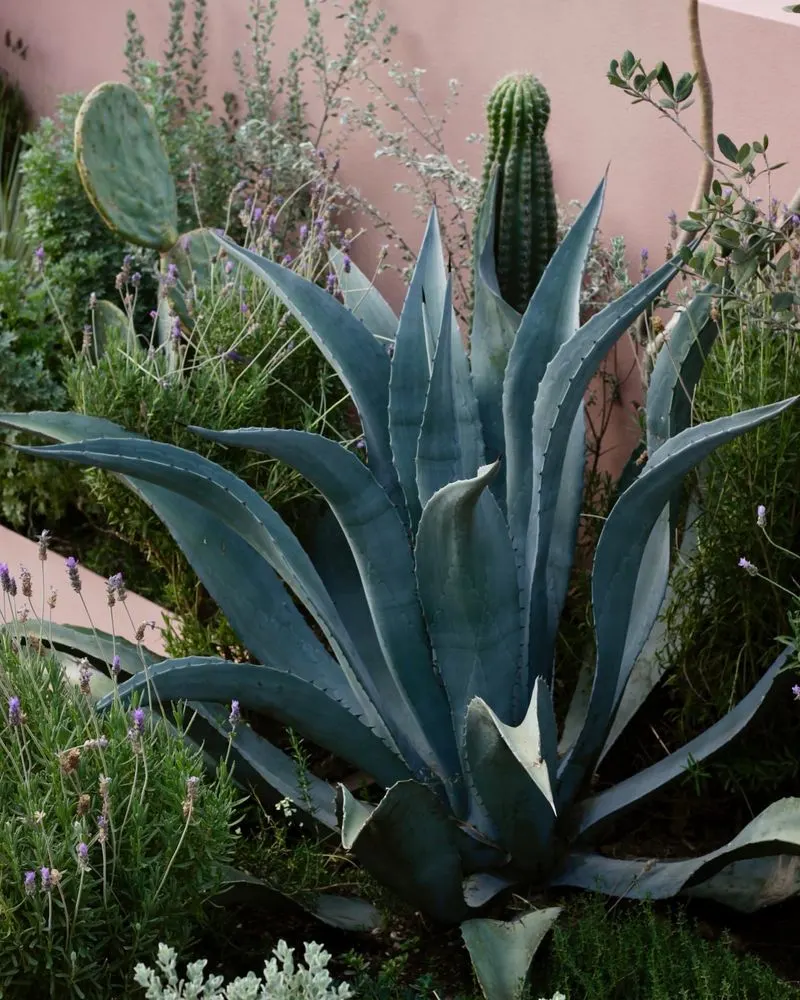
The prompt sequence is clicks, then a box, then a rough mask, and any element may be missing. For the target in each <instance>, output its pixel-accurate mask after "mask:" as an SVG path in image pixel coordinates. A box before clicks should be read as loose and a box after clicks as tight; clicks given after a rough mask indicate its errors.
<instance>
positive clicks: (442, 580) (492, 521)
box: [416, 463, 521, 752]
mask: <svg viewBox="0 0 800 1000" xmlns="http://www.w3.org/2000/svg"><path fill="white" fill-rule="evenodd" d="M497 465H498V463H495V464H494V465H490V466H485V467H484V468H483V469H481V471H480V472H479V474H478V475H477V476H476V477H475V478H474V479H468V480H460V481H458V482H455V483H450V484H448V485H447V486H445V487H443V488H442V489H441V490H439V492H438V493H435V494H434V495H433V496H432V497H431V499H430V500H429V501H428V503H427V505H426V506H425V509H424V510H423V512H422V518H421V519H420V523H419V530H418V532H417V545H416V561H417V585H418V587H419V598H420V601H421V603H422V609H423V611H424V614H425V619H426V621H427V623H428V634H429V635H430V640H431V645H432V647H433V651H434V654H435V657H436V663H437V665H438V668H439V672H440V674H441V677H442V681H443V682H444V687H445V690H446V692H447V697H448V700H449V702H450V710H451V713H452V719H453V726H454V727H455V731H456V734H457V737H458V738H459V741H460V743H461V744H462V752H463V739H464V735H463V726H464V719H465V717H466V712H467V706H468V705H469V703H470V701H471V700H472V699H473V697H476V696H479V697H482V698H483V699H484V700H485V701H486V702H487V703H488V704H489V705H491V706H492V708H493V709H494V711H496V712H497V714H498V715H499V716H500V717H501V718H504V719H511V716H512V705H513V694H514V688H515V685H516V684H517V683H518V678H519V662H520V661H519V653H520V634H521V631H520V616H519V585H518V581H517V571H516V565H515V562H514V553H513V550H512V548H511V540H510V538H509V537H508V529H507V528H506V524H505V520H504V518H503V515H502V513H501V512H500V508H499V507H498V506H497V502H496V501H495V499H494V497H493V496H492V494H491V493H489V492H488V491H487V490H486V487H487V486H488V484H489V482H490V481H491V479H492V477H493V476H494V475H495V474H496V472H497Z"/></svg>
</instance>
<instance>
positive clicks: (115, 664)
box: [111, 654, 122, 680]
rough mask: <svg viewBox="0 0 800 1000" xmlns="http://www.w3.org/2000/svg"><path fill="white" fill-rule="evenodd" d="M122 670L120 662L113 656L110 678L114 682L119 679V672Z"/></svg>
mask: <svg viewBox="0 0 800 1000" xmlns="http://www.w3.org/2000/svg"><path fill="white" fill-rule="evenodd" d="M120 670H122V660H120V658H119V657H118V656H117V655H116V654H114V656H112V657H111V676H112V677H113V678H114V679H115V680H116V679H117V678H118V677H119V672H120Z"/></svg>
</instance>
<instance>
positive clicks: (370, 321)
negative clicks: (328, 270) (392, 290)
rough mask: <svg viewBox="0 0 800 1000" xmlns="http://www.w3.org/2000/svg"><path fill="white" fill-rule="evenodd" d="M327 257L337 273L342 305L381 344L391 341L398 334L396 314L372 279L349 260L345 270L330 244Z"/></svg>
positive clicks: (340, 256) (339, 251) (343, 264)
mask: <svg viewBox="0 0 800 1000" xmlns="http://www.w3.org/2000/svg"><path fill="white" fill-rule="evenodd" d="M328 259H329V260H330V262H331V265H332V267H333V269H334V271H335V273H336V280H337V282H338V284H339V288H340V289H341V292H342V298H343V299H344V304H345V305H346V306H347V308H348V309H349V310H350V312H351V313H352V314H353V315H354V316H355V317H356V319H358V320H360V321H361V322H362V323H363V324H364V326H365V327H366V328H367V329H368V330H369V331H370V333H371V334H372V335H373V336H374V337H377V338H378V340H381V341H383V342H384V343H391V342H392V341H393V340H394V338H395V336H396V334H397V317H396V316H395V314H394V310H393V309H392V307H391V306H390V305H389V303H388V302H387V301H386V299H385V298H384V297H383V296H382V295H381V293H380V292H379V291H378V289H377V288H376V287H375V284H374V282H372V281H370V279H369V278H368V277H367V276H366V274H364V272H363V271H361V270H359V269H358V268H357V267H356V265H355V264H354V263H353V262H352V261H351V262H350V267H349V269H347V270H346V269H345V260H344V254H343V253H342V251H341V250H338V249H336V248H335V247H331V249H330V250H328Z"/></svg>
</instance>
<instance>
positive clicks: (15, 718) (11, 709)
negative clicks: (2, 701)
mask: <svg viewBox="0 0 800 1000" xmlns="http://www.w3.org/2000/svg"><path fill="white" fill-rule="evenodd" d="M23 720H24V716H23V714H22V709H21V708H20V704H19V698H17V696H16V695H12V696H11V697H10V698H9V699H8V724H9V726H21V725H22V723H23Z"/></svg>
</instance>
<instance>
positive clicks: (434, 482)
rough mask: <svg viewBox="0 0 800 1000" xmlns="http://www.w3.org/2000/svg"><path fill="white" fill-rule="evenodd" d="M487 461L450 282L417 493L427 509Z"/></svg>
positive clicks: (425, 420)
mask: <svg viewBox="0 0 800 1000" xmlns="http://www.w3.org/2000/svg"><path fill="white" fill-rule="evenodd" d="M482 463H483V447H482V441H481V423H480V419H479V417H478V404H477V402H476V401H475V396H474V394H473V391H472V383H471V381H470V375H469V365H468V363H467V356H466V354H465V353H464V348H463V346H462V343H461V335H460V334H459V332H458V330H457V329H456V327H455V325H454V324H453V303H452V283H451V281H450V279H449V278H448V280H447V288H446V292H445V299H444V310H443V313H442V323H441V330H440V332H439V337H438V340H437V345H436V354H435V356H434V360H433V371H432V373H431V378H430V383H429V385H428V395H427V399H426V401H425V412H424V414H423V417H422V427H421V429H420V432H419V441H418V444H417V458H416V468H417V494H418V496H419V501H420V503H421V504H422V506H423V508H424V506H425V504H427V502H428V500H430V498H431V497H432V496H433V494H434V493H435V492H436V491H437V490H439V489H441V488H442V487H443V486H446V485H447V484H448V483H452V482H454V481H455V480H457V479H471V478H472V477H473V476H475V474H476V473H477V471H478V467H479V466H480V465H481V464H482Z"/></svg>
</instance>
